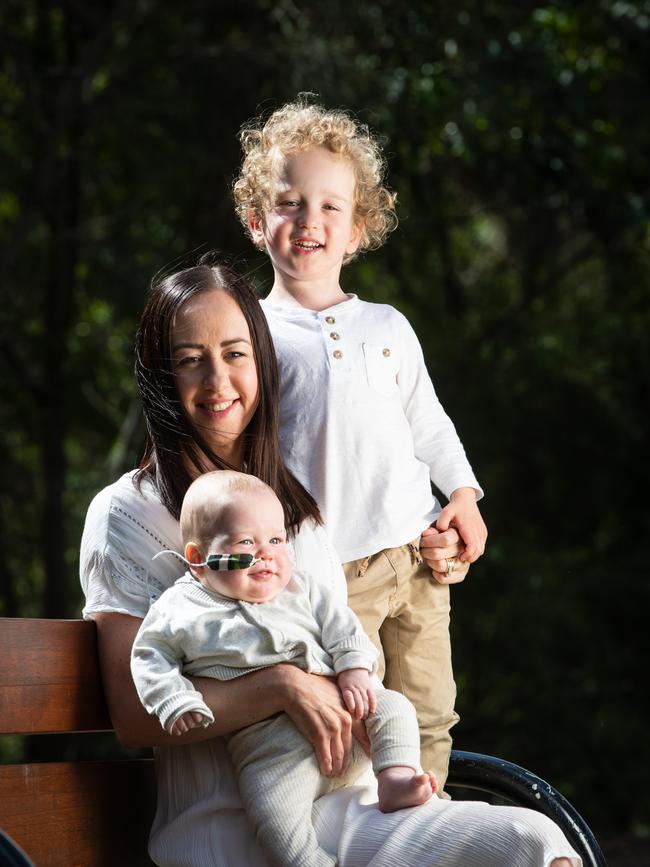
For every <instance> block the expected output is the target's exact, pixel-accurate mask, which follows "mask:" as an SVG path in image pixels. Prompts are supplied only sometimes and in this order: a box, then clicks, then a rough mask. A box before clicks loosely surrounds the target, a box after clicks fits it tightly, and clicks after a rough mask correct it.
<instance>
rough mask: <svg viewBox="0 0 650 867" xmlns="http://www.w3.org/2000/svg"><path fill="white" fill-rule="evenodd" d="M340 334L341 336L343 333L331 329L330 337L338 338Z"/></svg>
mask: <svg viewBox="0 0 650 867" xmlns="http://www.w3.org/2000/svg"><path fill="white" fill-rule="evenodd" d="M340 336H341V335H340V334H337V332H336V331H331V332H330V337H331V338H332V340H338V339H339V337H340Z"/></svg>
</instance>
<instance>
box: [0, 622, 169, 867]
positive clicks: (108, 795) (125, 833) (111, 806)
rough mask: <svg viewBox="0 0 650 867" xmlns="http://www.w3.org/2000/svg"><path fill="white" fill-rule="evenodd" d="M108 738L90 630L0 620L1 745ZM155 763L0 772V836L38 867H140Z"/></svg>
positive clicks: (63, 764)
mask: <svg viewBox="0 0 650 867" xmlns="http://www.w3.org/2000/svg"><path fill="white" fill-rule="evenodd" d="M111 729H112V725H111V720H110V717H109V714H108V710H107V708H106V702H105V701H104V693H103V689H102V681H101V675H100V671H99V661H98V657H97V638H96V633H95V624H94V623H91V622H84V621H81V620H23V619H10V618H0V735H8V734H20V735H42V734H51V733H57V734H60V733H64V732H65V733H69V732H100V731H109V730H111ZM154 805H155V781H154V773H153V761H151V760H146V759H119V760H112V761H107V760H101V761H53V762H30V763H28V764H18V765H0V827H1V828H2V829H3V830H4V831H5V832H6V833H7V834H8V835H9V836H10V837H11V838H12V839H13V840H14V841H15V842H16V843H18V845H19V846H20V847H21V848H22V849H23V850H24V851H25V853H26V854H27V855H28V856H29V858H31V860H32V861H33V862H34V864H35V865H37V867H144V865H150V864H151V863H152V862H151V861H150V860H149V858H148V857H147V838H148V834H149V827H150V825H151V821H152V818H153V810H154Z"/></svg>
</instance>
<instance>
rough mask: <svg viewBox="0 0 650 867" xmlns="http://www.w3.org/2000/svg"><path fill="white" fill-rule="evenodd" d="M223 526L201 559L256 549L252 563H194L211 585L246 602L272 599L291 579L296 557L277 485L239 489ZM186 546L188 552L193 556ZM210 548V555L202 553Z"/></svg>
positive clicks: (224, 514) (201, 577) (225, 513)
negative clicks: (219, 566)
mask: <svg viewBox="0 0 650 867" xmlns="http://www.w3.org/2000/svg"><path fill="white" fill-rule="evenodd" d="M219 525H220V532H219V534H218V535H217V536H215V538H214V539H213V540H212V542H211V543H210V545H209V547H208V550H207V551H205V552H199V551H198V549H196V548H195V549H194V550H195V551H197V561H198V562H201V561H202V560H204V559H205V558H206V557H207V556H208V554H252V555H253V557H255V558H256V559H259V562H258V563H253V565H252V566H250V567H249V568H248V569H234V570H232V571H230V572H215V571H213V570H212V569H209V568H208V567H207V566H204V567H200V568H195V569H193V572H194V574H195V575H196V577H197V578H198V579H199V580H200V581H201V583H202V584H204V585H205V586H206V587H208V588H209V589H210V590H214V591H215V592H217V593H220V594H221V595H222V596H228V597H229V598H230V599H240V600H242V601H243V602H270V601H271V599H273V598H275V596H277V595H278V593H280V591H281V590H283V589H284V588H285V587H286V586H287V584H288V583H289V580H290V579H291V561H290V559H289V552H288V550H287V535H286V531H285V529H284V512H283V510H282V506H281V505H280V501H279V500H278V498H277V497H276V496H275V494H273V493H272V492H271V491H266V490H264V489H263V488H262V489H259V490H248V491H236V492H234V493H233V494H232V497H231V501H230V503H229V504H228V505H227V506H226V507H225V508H224V509H223V510H222V512H221V516H220V521H219ZM190 548H191V545H188V546H187V548H186V554H185V556H186V557H188V559H189V560H190V561H191V560H192V557H191V556H189V554H190V553H191V552H190V551H189V550H188V549H190ZM202 554H205V557H204V556H202Z"/></svg>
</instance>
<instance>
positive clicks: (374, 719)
mask: <svg viewBox="0 0 650 867" xmlns="http://www.w3.org/2000/svg"><path fill="white" fill-rule="evenodd" d="M366 729H367V731H368V737H369V738H370V743H371V746H372V765H373V770H374V772H375V774H378V773H379V772H380V771H382V770H384V768H389V767H394V766H396V765H405V766H407V767H412V768H414V769H415V770H419V768H420V749H419V743H420V737H419V731H418V723H417V718H416V715H415V710H414V708H413V705H412V704H411V703H410V702H409V701H408V700H407V699H406V698H404V696H403V695H401V694H400V693H397V692H392V691H391V690H385V689H378V690H377V712H376V713H374V714H371V715H370V716H369V717H368V719H367V720H366ZM228 749H229V751H230V755H231V756H232V759H233V762H234V765H235V772H236V774H237V777H238V780H239V791H240V793H241V797H242V801H243V802H244V807H245V808H246V812H247V813H248V817H249V819H250V822H251V824H252V826H253V828H254V830H255V834H256V836H257V839H258V841H259V843H260V845H261V846H262V848H263V849H264V851H265V853H266V856H267V858H268V860H269V862H270V863H271V864H274V865H279V867H333V865H335V864H336V863H337V858H336V857H335V855H333V854H331V853H329V852H327V851H326V850H325V849H324V848H322V847H321V846H319V844H318V841H317V839H316V834H315V832H314V827H313V824H312V807H313V804H314V801H315V800H316V799H317V798H319V797H320V796H321V795H324V794H326V793H327V792H331V791H333V790H335V789H338V788H341V787H342V786H347V785H351V784H352V783H353V782H354V781H355V780H356V779H357V778H358V777H359V775H360V774H361V773H362V772H363V770H364V769H365V768H366V767H367V765H368V758H367V757H366V755H365V753H364V752H363V750H362V749H361V747H360V746H359V744H358V743H357V742H356V741H354V749H353V755H352V759H351V762H350V765H349V767H348V769H347V771H346V773H345V774H343V775H342V776H340V777H325V776H323V775H322V774H321V772H320V770H319V767H318V763H317V761H316V756H315V755H314V750H313V747H312V746H311V744H310V743H309V742H308V741H307V740H305V738H304V737H303V736H302V735H301V734H300V732H298V730H297V729H296V727H295V726H294V724H293V723H292V722H291V720H290V719H289V717H288V716H287V715H286V714H279V715H278V716H275V717H272V718H271V719H268V720H263V721H262V722H259V723H255V724H253V725H251V726H248V727H247V728H245V729H242V730H241V731H239V732H237V733H236V734H234V735H232V736H231V737H230V738H229V741H228Z"/></svg>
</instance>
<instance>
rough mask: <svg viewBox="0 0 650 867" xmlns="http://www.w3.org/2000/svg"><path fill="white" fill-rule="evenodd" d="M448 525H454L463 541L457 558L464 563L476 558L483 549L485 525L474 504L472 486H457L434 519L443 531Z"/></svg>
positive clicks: (474, 495) (485, 535) (471, 561)
mask: <svg viewBox="0 0 650 867" xmlns="http://www.w3.org/2000/svg"><path fill="white" fill-rule="evenodd" d="M449 527H455V528H456V529H457V530H458V532H459V533H460V537H461V539H462V540H463V542H464V543H465V550H464V551H462V552H461V554H460V557H459V559H460V560H461V561H462V562H464V563H474V562H475V561H476V560H478V558H479V557H480V556H481V554H482V553H483V552H484V551H485V541H486V539H487V527H486V526H485V522H484V521H483V518H482V517H481V513H480V512H479V509H478V506H477V505H476V491H475V490H474V488H457V489H456V490H455V491H454V492H453V493H452V495H451V497H450V498H449V503H448V504H447V505H446V506H445V508H444V509H443V510H442V512H441V513H440V514H439V515H438V520H437V521H436V528H437V529H438V530H440V531H441V532H443V533H444V532H445V530H448V529H449Z"/></svg>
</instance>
